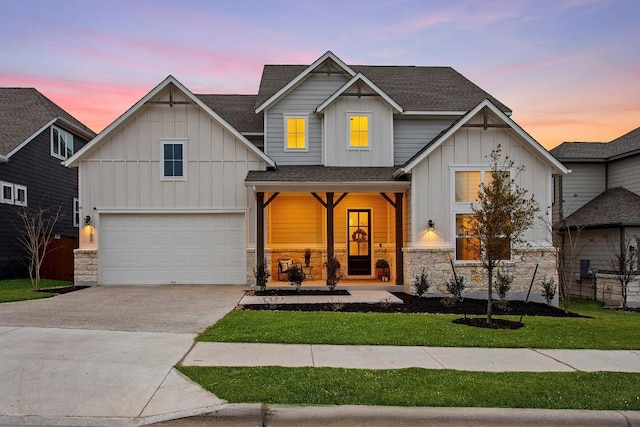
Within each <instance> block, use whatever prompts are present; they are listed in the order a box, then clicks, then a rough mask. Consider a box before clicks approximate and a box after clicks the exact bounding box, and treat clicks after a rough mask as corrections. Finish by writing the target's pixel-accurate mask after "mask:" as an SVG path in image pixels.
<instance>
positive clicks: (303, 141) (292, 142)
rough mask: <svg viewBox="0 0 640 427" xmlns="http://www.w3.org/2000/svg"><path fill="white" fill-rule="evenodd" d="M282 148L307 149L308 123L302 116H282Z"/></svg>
mask: <svg viewBox="0 0 640 427" xmlns="http://www.w3.org/2000/svg"><path fill="white" fill-rule="evenodd" d="M284 135H285V142H284V150H285V151H308V150H309V147H308V145H307V140H308V135H309V133H308V124H307V117H304V116H288V115H285V116H284Z"/></svg>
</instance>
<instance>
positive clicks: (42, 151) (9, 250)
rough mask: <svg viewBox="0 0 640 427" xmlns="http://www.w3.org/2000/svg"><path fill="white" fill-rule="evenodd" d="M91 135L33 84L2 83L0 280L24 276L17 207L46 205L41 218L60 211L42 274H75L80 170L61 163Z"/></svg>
mask: <svg viewBox="0 0 640 427" xmlns="http://www.w3.org/2000/svg"><path fill="white" fill-rule="evenodd" d="M94 136H95V133H94V132H93V131H91V130H90V129H89V128H87V127H86V126H85V125H83V124H82V123H81V122H79V121H78V120H76V119H75V118H74V117H73V116H71V115H70V114H69V113H67V112H66V111H64V110H63V109H62V108H60V107H59V106H58V105H56V104H55V103H54V102H52V101H51V100H49V99H48V98H47V97H45V96H44V95H42V94H41V93H40V92H38V91H37V90H36V89H33V88H0V196H1V197H0V279H5V278H13V277H27V276H28V272H27V265H28V264H27V258H26V253H25V251H24V249H23V247H22V246H21V245H20V243H19V242H18V238H19V236H20V230H22V229H23V222H22V220H21V218H20V216H19V214H18V210H19V209H20V208H43V209H47V213H46V214H45V217H48V216H50V215H53V214H55V213H56V212H58V210H59V211H60V214H61V219H60V221H59V222H58V223H57V225H56V227H55V229H54V233H55V238H56V240H55V241H54V242H53V243H52V244H51V246H50V248H55V250H54V251H52V252H51V253H50V255H49V256H47V257H46V258H45V264H44V265H43V267H42V277H44V278H50V279H59V280H72V279H73V249H74V248H77V247H78V229H79V225H80V222H81V221H80V217H79V202H78V198H77V197H78V174H77V171H76V170H72V169H69V168H66V167H64V165H62V162H64V161H65V160H66V159H67V158H68V157H70V156H71V155H73V153H74V152H75V151H77V150H79V149H80V148H81V147H82V146H84V144H85V143H86V142H87V141H88V140H90V139H92V138H93V137H94Z"/></svg>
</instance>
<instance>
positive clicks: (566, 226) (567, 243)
mask: <svg viewBox="0 0 640 427" xmlns="http://www.w3.org/2000/svg"><path fill="white" fill-rule="evenodd" d="M583 228H584V226H582V225H577V224H571V223H570V222H569V221H567V220H566V219H563V220H561V221H559V222H558V224H556V225H555V226H554V232H555V233H556V235H557V236H558V237H559V240H560V242H558V243H557V245H556V247H557V248H558V253H557V258H556V263H557V264H556V269H557V271H558V287H559V291H560V296H561V297H562V305H563V308H564V312H565V313H569V309H570V306H571V283H573V280H574V277H575V275H576V272H577V268H578V267H577V266H578V256H579V255H580V252H581V251H582V249H583V248H584V246H585V245H584V242H583V241H582V240H581V239H580V234H581V233H582V229H583Z"/></svg>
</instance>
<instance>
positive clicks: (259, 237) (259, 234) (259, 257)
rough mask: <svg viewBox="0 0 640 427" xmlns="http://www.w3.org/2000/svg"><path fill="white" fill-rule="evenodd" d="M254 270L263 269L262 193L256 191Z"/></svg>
mask: <svg viewBox="0 0 640 427" xmlns="http://www.w3.org/2000/svg"><path fill="white" fill-rule="evenodd" d="M256 219H257V221H256V271H263V270H264V193H263V192H261V191H259V192H257V193H256Z"/></svg>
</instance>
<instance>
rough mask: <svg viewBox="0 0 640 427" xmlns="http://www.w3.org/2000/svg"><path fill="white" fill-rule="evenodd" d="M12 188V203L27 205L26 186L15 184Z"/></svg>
mask: <svg viewBox="0 0 640 427" xmlns="http://www.w3.org/2000/svg"><path fill="white" fill-rule="evenodd" d="M14 188H15V194H14V197H15V199H14V203H15V204H16V205H18V206H27V187H25V186H24V185H18V184H16V185H15V186H14Z"/></svg>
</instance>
